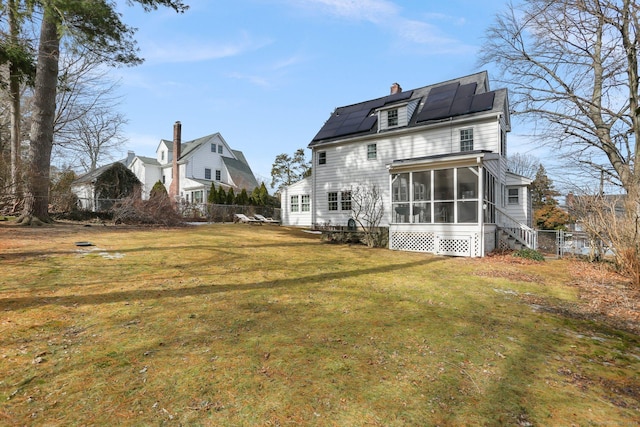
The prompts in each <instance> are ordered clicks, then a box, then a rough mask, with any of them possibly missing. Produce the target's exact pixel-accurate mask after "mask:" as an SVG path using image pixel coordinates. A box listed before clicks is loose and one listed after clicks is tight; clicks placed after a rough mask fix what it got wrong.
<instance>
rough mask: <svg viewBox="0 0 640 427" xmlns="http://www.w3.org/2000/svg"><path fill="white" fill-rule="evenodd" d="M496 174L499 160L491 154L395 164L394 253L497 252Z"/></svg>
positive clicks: (392, 178) (391, 222)
mask: <svg viewBox="0 0 640 427" xmlns="http://www.w3.org/2000/svg"><path fill="white" fill-rule="evenodd" d="M496 170H499V157H498V156H497V155H495V154H491V153H485V152H469V153H464V154H462V153H458V154H455V155H448V156H435V157H427V158H421V159H410V160H400V161H394V162H393V163H392V164H391V165H390V167H389V172H390V194H391V200H390V205H391V209H390V216H391V217H390V219H389V246H390V248H391V249H395V250H408V251H418V252H432V253H437V254H444V255H458V256H476V257H477V256H483V255H484V254H485V253H486V252H488V251H491V250H493V249H494V247H495V206H496V194H497V192H496V182H497V180H496V172H495V171H496Z"/></svg>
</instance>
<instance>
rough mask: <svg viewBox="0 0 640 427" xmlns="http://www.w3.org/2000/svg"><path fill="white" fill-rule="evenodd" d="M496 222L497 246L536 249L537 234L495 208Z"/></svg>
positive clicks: (501, 247)
mask: <svg viewBox="0 0 640 427" xmlns="http://www.w3.org/2000/svg"><path fill="white" fill-rule="evenodd" d="M496 224H497V226H498V245H497V246H498V248H500V249H514V250H520V249H523V248H529V249H536V248H537V247H538V234H537V233H536V231H535V230H534V229H533V228H531V227H528V226H526V225H524V224H522V223H520V222H519V221H518V220H516V219H514V218H513V217H511V216H509V214H507V213H506V212H504V211H502V210H500V209H498V208H496Z"/></svg>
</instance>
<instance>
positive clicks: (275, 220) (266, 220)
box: [253, 214, 280, 224]
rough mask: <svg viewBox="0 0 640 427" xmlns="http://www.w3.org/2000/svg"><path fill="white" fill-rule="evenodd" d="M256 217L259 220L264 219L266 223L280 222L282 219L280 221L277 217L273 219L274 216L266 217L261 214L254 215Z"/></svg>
mask: <svg viewBox="0 0 640 427" xmlns="http://www.w3.org/2000/svg"><path fill="white" fill-rule="evenodd" d="M253 217H254V218H255V219H257V220H258V221H262V222H264V223H267V224H280V221H278V220H277V219H273V218H266V217H264V216H262V215H260V214H255V215H254V216H253Z"/></svg>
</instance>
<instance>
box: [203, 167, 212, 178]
mask: <svg viewBox="0 0 640 427" xmlns="http://www.w3.org/2000/svg"><path fill="white" fill-rule="evenodd" d="M204 179H211V169H209V168H204Z"/></svg>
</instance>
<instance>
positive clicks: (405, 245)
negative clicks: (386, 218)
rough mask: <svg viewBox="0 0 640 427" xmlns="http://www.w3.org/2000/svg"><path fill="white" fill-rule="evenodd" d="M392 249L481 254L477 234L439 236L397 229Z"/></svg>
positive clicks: (392, 237) (443, 253)
mask: <svg viewBox="0 0 640 427" xmlns="http://www.w3.org/2000/svg"><path fill="white" fill-rule="evenodd" d="M389 246H390V249H393V250H397V251H412V252H429V253H434V254H439V255H452V256H468V257H470V256H480V239H479V238H478V235H477V234H473V235H466V236H439V235H438V234H436V233H431V232H419V231H396V232H393V233H391V236H390V245H389Z"/></svg>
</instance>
